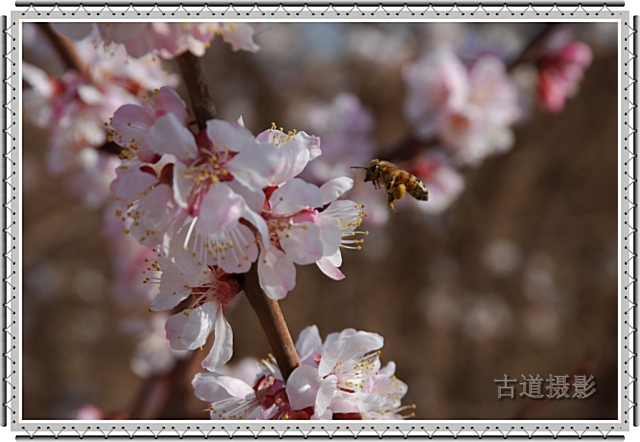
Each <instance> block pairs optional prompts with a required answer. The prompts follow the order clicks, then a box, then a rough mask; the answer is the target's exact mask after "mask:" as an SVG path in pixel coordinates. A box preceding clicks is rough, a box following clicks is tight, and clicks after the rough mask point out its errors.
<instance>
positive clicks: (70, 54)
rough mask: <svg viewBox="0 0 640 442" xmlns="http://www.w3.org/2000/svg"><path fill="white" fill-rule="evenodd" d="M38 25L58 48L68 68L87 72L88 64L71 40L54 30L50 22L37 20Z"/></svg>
mask: <svg viewBox="0 0 640 442" xmlns="http://www.w3.org/2000/svg"><path fill="white" fill-rule="evenodd" d="M36 25H37V26H38V29H40V30H41V31H42V33H43V34H45V35H46V36H47V38H48V39H49V41H50V42H51V44H52V45H53V47H54V48H55V49H56V51H57V53H58V55H59V56H60V59H61V60H62V63H63V64H64V67H65V68H66V69H73V70H76V71H78V72H80V73H82V74H84V73H85V72H86V69H87V65H86V64H85V62H84V61H82V59H81V58H80V56H79V55H78V51H76V48H75V46H74V45H73V42H72V41H71V40H69V39H68V38H67V37H65V36H64V35H62V34H59V33H58V32H56V31H54V30H53V28H52V27H51V26H50V25H49V23H43V22H37V23H36Z"/></svg>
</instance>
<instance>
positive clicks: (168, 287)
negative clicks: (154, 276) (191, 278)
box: [151, 265, 191, 311]
mask: <svg viewBox="0 0 640 442" xmlns="http://www.w3.org/2000/svg"><path fill="white" fill-rule="evenodd" d="M190 294H191V290H190V289H189V288H185V280H184V277H183V276H182V272H180V270H178V268H177V267H176V266H175V265H171V266H168V267H167V268H165V269H163V271H162V277H161V278H160V293H158V294H157V295H156V297H155V298H154V299H153V302H152V303H151V310H154V311H160V310H169V309H171V308H173V307H175V306H176V305H178V304H180V302H182V301H184V300H185V299H187V298H188V297H189V295H190Z"/></svg>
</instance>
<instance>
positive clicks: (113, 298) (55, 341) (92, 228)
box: [21, 23, 619, 419]
mask: <svg viewBox="0 0 640 442" xmlns="http://www.w3.org/2000/svg"><path fill="white" fill-rule="evenodd" d="M544 26H545V24H543V23H536V24H522V23H520V24H509V23H499V24H498V23H473V24H472V23H468V24H444V23H437V24H433V23H280V24H277V25H276V26H275V27H273V28H271V29H270V30H268V31H266V32H264V33H262V34H260V35H258V36H257V37H256V39H255V41H256V42H257V43H258V44H259V45H260V46H261V50H260V51H259V52H257V53H255V54H254V53H248V52H233V51H232V50H231V49H230V47H229V46H228V45H225V44H224V43H222V42H221V41H220V40H219V39H217V40H214V41H213V42H212V45H211V48H210V49H209V50H208V52H207V54H206V56H205V63H206V69H207V73H208V75H209V76H210V78H209V84H210V85H211V92H212V95H213V98H214V101H215V104H216V106H217V108H218V112H219V117H220V118H224V119H228V120H233V121H235V120H237V119H238V117H240V116H242V117H243V119H244V122H245V125H246V126H247V127H248V128H249V129H250V130H251V131H252V132H253V133H254V134H257V133H259V132H261V131H262V130H265V129H267V128H269V127H270V125H271V122H272V121H275V122H276V123H277V124H278V126H284V127H285V129H293V128H296V129H298V130H305V131H307V132H308V133H312V134H315V135H319V136H320V137H321V138H323V136H325V134H324V133H323V131H324V132H325V133H326V136H327V137H328V138H331V137H333V136H334V135H335V133H334V132H335V131H334V132H332V130H333V129H335V124H334V127H332V126H331V124H328V123H327V118H325V119H323V118H321V117H318V116H317V115H318V112H320V115H322V112H321V111H318V109H321V110H322V109H325V110H326V109H327V107H328V106H330V105H331V104H332V103H333V100H334V98H335V97H336V96H338V95H339V94H341V93H349V94H352V95H350V96H354V97H356V98H357V99H358V100H359V103H360V104H359V105H358V106H360V107H361V111H362V113H363V114H364V115H366V118H365V119H366V121H367V123H366V124H364V126H365V127H364V129H362V131H361V132H366V141H364V142H363V143H364V144H367V143H369V144H370V146H369V144H367V147H366V148H362V149H363V150H362V151H361V152H371V154H370V155H371V157H372V158H373V157H379V158H387V157H386V156H385V154H390V153H392V152H395V149H397V147H398V146H399V145H401V144H402V141H403V140H405V139H406V138H407V137H408V136H410V133H411V130H412V129H411V126H410V124H409V123H408V122H407V121H406V119H405V117H404V114H403V103H404V100H405V98H406V95H407V85H406V82H405V80H404V79H403V66H406V65H407V64H408V63H411V62H412V61H413V60H416V59H417V58H418V57H419V56H420V54H421V53H423V52H424V51H428V50H430V49H432V48H434V47H436V46H438V47H447V48H449V49H450V50H453V51H455V52H456V53H457V54H458V55H459V56H460V58H461V59H462V60H472V59H473V58H474V57H477V56H478V55H479V54H482V53H487V52H490V53H492V54H499V55H500V56H501V57H503V58H504V59H505V60H514V59H517V57H518V54H519V53H522V52H523V51H524V50H525V49H526V48H527V47H528V45H529V43H530V42H531V41H533V40H534V39H535V38H536V36H538V35H539V34H540V33H541V32H542V30H543V28H544ZM30 32H31V33H32V34H33V39H34V41H40V42H42V39H39V37H38V34H37V30H35V29H31V30H30V29H29V28H28V25H26V24H25V34H26V37H25V47H24V52H23V53H24V57H25V61H27V62H30V63H33V64H34V65H36V66H39V67H40V68H42V69H45V70H46V71H48V72H50V73H53V74H59V73H60V68H59V64H57V60H56V59H55V56H54V55H52V53H53V51H52V50H51V48H47V46H46V44H45V43H42V44H38V45H35V44H33V45H32V44H30V43H29V38H28V37H29V35H30V34H29V33H30ZM571 32H572V33H573V34H572V35H573V36H574V38H576V39H578V40H580V41H583V42H586V43H587V44H588V45H589V46H590V48H591V49H592V51H593V62H592V64H591V65H590V67H588V68H587V69H586V71H585V76H584V79H583V81H582V83H581V85H580V88H579V91H578V93H577V95H576V96H575V97H573V98H571V99H569V100H568V101H567V103H566V107H565V108H564V110H563V111H562V112H560V113H547V112H544V111H542V110H539V109H537V108H536V107H535V106H534V105H531V103H527V102H526V101H527V100H526V98H525V99H522V100H521V101H522V106H523V109H524V117H523V118H522V119H521V120H520V121H519V122H518V123H517V124H516V125H515V126H514V143H513V147H512V149H511V150H509V151H507V152H505V153H502V154H499V155H494V156H491V157H488V158H486V159H485V160H484V162H483V163H482V164H481V165H478V166H476V167H472V166H462V167H460V168H459V169H458V172H459V174H460V176H461V182H462V183H463V185H461V186H460V190H459V192H456V195H455V197H452V198H451V201H450V204H449V205H448V206H446V207H445V208H443V209H442V210H440V211H438V212H433V213H432V212H427V211H424V210H420V209H419V208H416V205H415V204H414V203H413V202H412V201H411V200H410V197H406V198H405V199H404V200H402V201H400V202H398V203H397V204H396V207H397V208H398V212H396V213H390V212H389V211H388V209H387V208H386V195H385V193H384V191H382V190H378V191H376V190H374V188H373V186H371V185H370V184H369V183H367V184H368V185H367V186H366V187H365V186H363V187H362V188H360V189H358V192H359V195H364V196H363V198H366V199H367V201H363V202H365V205H366V206H369V201H373V202H372V203H371V204H372V205H371V212H369V211H368V207H365V209H364V210H365V212H367V214H368V218H366V219H365V220H364V222H363V224H362V228H363V229H365V230H368V231H369V235H368V236H367V237H366V240H365V243H364V244H363V247H362V250H360V251H351V250H346V251H344V253H343V257H344V264H343V266H342V268H341V270H342V271H343V273H344V274H345V275H346V279H345V280H343V281H339V282H337V281H333V280H330V279H329V278H327V277H326V276H324V275H323V274H322V273H321V272H320V271H319V270H318V268H317V267H316V266H306V267H300V266H298V267H297V270H298V276H297V283H296V287H295V289H294V290H293V291H292V292H290V293H289V295H288V296H287V298H286V299H284V300H283V301H281V303H280V304H281V306H282V309H283V312H284V315H285V318H286V320H287V322H288V325H289V328H290V330H291V334H292V336H293V337H294V340H295V339H296V338H297V335H298V333H299V332H300V330H302V329H303V328H304V327H306V326H308V325H311V324H316V325H317V326H318V328H319V329H320V333H321V335H322V336H323V337H324V336H326V335H327V334H328V333H331V332H335V331H340V330H343V329H345V328H348V327H353V328H355V329H358V330H365V331H370V332H376V333H379V334H380V335H382V336H383V337H384V338H385V346H384V348H383V349H382V355H381V359H382V361H383V363H386V362H388V361H395V363H396V364H397V371H396V375H397V376H398V378H399V379H401V380H403V381H404V382H406V383H407V384H408V386H409V391H408V394H407V395H406V396H405V398H404V400H403V403H404V404H415V405H416V410H415V413H416V418H419V419H512V418H515V417H520V418H525V419H616V418H617V406H618V394H619V391H618V371H619V367H618V362H617V348H618V342H617V331H618V319H619V318H618V314H617V296H618V293H617V278H618V268H617V262H618V244H617V226H618V213H617V207H618V196H617V192H618V189H617V186H618V181H617V155H618V150H617V149H618V144H617V130H618V126H617V125H618V116H617V104H618V94H617V82H618V79H619V74H618V68H619V66H618V61H617V60H618V59H617V57H618V55H617V40H616V39H617V29H616V25H615V24H614V23H605V24H576V25H573V26H572V29H571ZM165 68H166V69H167V70H169V71H173V72H177V68H176V66H175V63H174V62H172V61H168V62H165ZM531 69H532V68H531V66H527V65H526V63H524V64H523V65H522V66H521V68H516V69H514V70H510V74H511V75H512V76H513V78H514V82H515V83H516V84H518V85H519V86H518V87H519V92H520V93H522V95H521V96H522V97H526V96H527V95H526V89H527V86H526V85H527V84H529V85H530V84H531V80H530V79H531V75H535V66H534V67H533V70H534V73H533V74H532V71H531ZM520 85H523V86H522V87H520ZM181 87H182V86H181ZM529 87H530V86H529ZM178 90H179V91H180V92H181V95H182V96H183V98H184V99H185V101H187V103H189V101H188V98H187V96H186V94H185V93H184V89H180V88H179V89H178ZM362 109H364V110H362ZM314 115H315V117H314ZM363 136H364V135H363ZM23 137H24V139H23V151H22V155H23V163H22V182H23V184H22V187H23V198H24V199H23V208H24V212H23V213H24V217H23V269H24V271H23V276H24V279H23V296H24V297H23V321H22V333H23V344H24V348H23V363H22V367H21V369H22V376H23V378H22V379H23V383H22V384H23V389H24V391H23V401H22V407H23V417H24V418H25V419H64V418H70V417H80V415H79V410H80V411H82V410H84V411H87V405H88V404H92V405H94V406H95V407H97V408H98V409H99V410H101V412H102V413H104V415H103V416H107V417H109V416H111V417H113V416H125V417H126V416H128V415H129V413H130V412H131V409H132V407H134V406H135V405H134V404H135V402H136V400H137V399H138V398H139V397H140V395H141V392H142V391H144V389H145V388H149V385H150V384H149V379H150V378H154V379H158V376H159V377H160V378H162V379H164V380H166V379H174V380H175V379H176V378H175V377H171V376H175V373H174V374H173V375H171V374H166V373H171V370H174V369H173V368H172V367H174V365H173V364H175V361H174V360H173V359H171V358H170V357H169V356H166V354H165V356H166V358H168V359H170V360H167V361H165V362H166V363H164V362H163V364H164V365H163V367H164V370H165V373H163V372H162V370H159V371H158V372H154V371H153V370H151V369H149V368H148V367H147V366H146V365H145V361H147V359H148V358H147V359H145V357H146V356H145V355H144V353H145V352H144V350H142V349H141V347H140V343H141V342H142V341H143V340H144V339H148V338H149V339H148V340H147V344H146V345H149V346H153V345H155V346H160V347H161V346H162V345H163V342H162V340H160V341H157V340H156V341H152V340H151V338H150V337H152V336H158V335H159V336H161V335H162V327H163V325H162V321H160V322H159V324H160V325H159V326H158V324H156V323H157V322H158V321H157V320H154V319H153V318H152V317H153V316H154V315H159V314H158V313H150V312H147V310H146V309H147V308H148V305H147V306H145V305H144V303H140V302H139V301H136V302H132V301H131V300H130V299H127V296H128V295H127V292H126V289H122V287H121V286H120V287H119V288H118V284H121V279H122V278H123V277H124V278H128V279H129V280H131V281H133V284H135V283H137V282H138V278H139V281H141V280H142V278H143V276H142V274H141V273H138V272H134V271H133V270H132V268H133V267H131V264H130V263H128V262H127V261H126V259H125V260H124V261H123V260H122V259H121V260H120V261H118V260H117V259H116V258H114V253H115V252H114V247H113V245H112V244H111V241H112V240H111V239H110V238H111V237H110V236H109V235H107V234H105V233H104V231H105V227H104V219H105V216H107V215H108V212H109V210H110V209H108V208H105V207H108V205H106V206H105V205H104V204H103V205H98V206H95V205H94V207H90V206H88V205H86V204H84V203H83V202H82V200H81V198H79V197H77V196H75V195H74V194H73V192H70V191H69V188H70V184H69V177H68V176H65V175H64V174H62V175H57V176H54V175H52V174H51V173H50V172H49V171H48V170H47V168H46V166H45V163H46V155H47V148H46V142H47V137H48V135H47V132H46V131H44V130H42V129H38V128H35V127H34V126H33V125H31V123H29V122H28V121H26V119H25V123H24V127H23ZM324 140H325V138H323V142H324ZM359 142H360V141H359ZM354 144H355V142H354ZM348 148H349V146H346V147H344V149H348ZM353 149H356V148H355V147H353ZM367 149H370V150H369V151H367ZM354 155H355V157H356V158H358V155H357V152H355V154H354V152H348V150H344V151H339V152H338V153H337V154H335V157H334V159H333V161H335V162H336V164H338V163H340V164H341V165H342V166H353V165H364V164H366V161H367V158H366V156H365V158H364V159H363V161H365V163H359V164H356V163H353V164H352V163H351V161H353V158H354ZM366 155H369V153H367V154H366ZM362 156H363V155H361V157H362ZM320 159H322V157H320V158H319V160H320ZM343 159H344V161H343ZM358 159H360V158H358ZM347 162H348V163H347ZM343 163H346V164H343ZM348 173H349V174H350V176H351V177H353V178H354V180H356V181H361V180H362V179H363V178H364V172H363V171H361V170H352V171H351V170H350V171H349V172H348ZM309 176H311V175H309ZM309 179H311V178H309ZM71 187H73V186H71ZM351 198H352V199H354V200H355V201H359V200H358V199H357V196H355V195H353V196H351ZM420 204H429V202H426V203H420ZM121 235H124V234H121ZM129 258H131V256H129ZM114 262H115V264H114ZM123 290H124V292H125V293H124V294H123V293H122V292H123ZM227 318H228V320H229V322H230V324H231V326H232V328H233V332H234V339H235V341H234V359H233V360H232V362H233V361H240V360H241V359H242V358H243V357H249V356H250V357H254V358H262V357H265V356H266V355H267V354H268V353H269V348H268V344H267V342H266V339H265V337H264V335H263V333H262V330H261V329H260V326H259V324H258V321H257V318H256V316H255V314H254V312H253V311H252V310H251V308H250V307H249V304H248V302H247V301H246V299H244V298H243V297H239V300H238V303H237V306H236V308H234V309H232V310H230V312H229V313H228V315H227ZM154 327H155V328H154ZM157 329H159V330H160V332H159V334H158V333H156V334H155V335H153V330H156V331H157ZM210 338H211V337H210ZM198 353H199V355H197V356H196V359H195V360H193V361H192V362H191V363H190V364H187V365H184V364H183V365H180V364H179V365H178V366H179V367H180V370H182V371H181V372H180V376H181V378H180V379H181V381H180V382H182V384H183V385H184V398H183V400H184V404H185V407H186V409H187V410H188V414H189V417H190V418H194V419H195V418H197V419H208V414H207V413H205V412H203V411H202V410H203V409H204V408H205V407H206V405H205V404H203V403H202V402H200V401H199V400H198V399H197V398H196V397H195V396H194V395H193V394H192V390H191V387H190V385H189V382H190V380H191V379H192V378H193V375H194V374H195V373H197V372H199V371H202V369H201V368H199V364H198V363H197V362H198V361H197V358H200V359H202V358H203V357H204V356H205V355H206V354H207V350H206V349H205V351H202V352H198ZM154 357H155V356H154ZM136 358H138V359H136ZM147 362H148V361H147ZM147 365H149V364H147ZM160 365H162V364H160ZM174 371H175V370H174ZM575 373H580V374H586V375H587V377H588V376H589V375H593V376H594V381H595V388H596V390H597V393H596V394H595V395H593V396H592V397H590V398H588V399H585V400H578V399H563V400H551V401H547V402H543V401H535V400H532V399H527V398H521V397H519V396H516V399H513V400H512V399H501V400H499V399H498V397H497V393H498V388H497V387H498V384H496V382H494V379H502V378H503V377H504V375H505V374H506V375H508V377H509V378H512V379H517V380H518V382H523V380H522V375H525V376H527V377H529V375H533V376H535V375H536V374H540V375H541V376H542V377H543V378H544V379H547V378H548V377H549V375H565V374H567V375H568V374H575ZM520 391H522V387H521V386H520V385H516V395H517V393H519V392H520ZM147 394H150V395H151V396H152V397H156V398H157V401H158V403H160V402H162V400H163V399H162V398H163V397H165V398H166V397H167V394H168V393H167V392H166V391H165V392H164V393H163V391H162V388H158V389H156V390H154V391H153V392H151V393H149V392H147ZM163 395H164V396H163ZM152 402H153V401H152ZM148 413H151V414H149V416H152V415H154V414H153V413H152V411H148Z"/></svg>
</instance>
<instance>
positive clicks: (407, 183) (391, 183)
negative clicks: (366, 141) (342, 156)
mask: <svg viewBox="0 0 640 442" xmlns="http://www.w3.org/2000/svg"><path fill="white" fill-rule="evenodd" d="M351 168H352V169H365V170H366V171H367V175H366V176H365V178H364V182H365V183H366V182H367V181H372V182H373V187H374V188H376V189H379V188H381V187H382V185H383V184H384V185H385V186H386V188H387V196H388V197H389V208H390V209H391V210H393V211H394V212H395V211H396V208H395V207H394V203H395V202H396V201H397V200H399V199H402V197H403V196H404V195H405V193H408V194H409V195H411V196H412V197H414V198H415V199H417V200H420V201H428V200H429V191H428V190H427V188H426V187H425V186H424V183H423V182H422V181H420V179H419V178H418V177H416V176H415V175H413V174H412V173H409V172H407V171H406V170H403V169H401V168H400V167H398V166H396V165H395V164H393V163H390V162H389V161H381V160H377V159H376V160H371V161H370V162H369V164H367V165H366V166H353V167H351Z"/></svg>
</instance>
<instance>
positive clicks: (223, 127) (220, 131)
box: [207, 119, 256, 152]
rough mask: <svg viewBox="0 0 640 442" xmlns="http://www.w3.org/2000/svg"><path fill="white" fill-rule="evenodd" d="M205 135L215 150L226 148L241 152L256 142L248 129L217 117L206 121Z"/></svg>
mask: <svg viewBox="0 0 640 442" xmlns="http://www.w3.org/2000/svg"><path fill="white" fill-rule="evenodd" d="M207 136H208V137H209V140H211V142H212V143H213V144H214V148H215V149H216V150H217V149H225V148H227V149H229V150H231V151H233V152H242V151H243V150H245V149H250V148H253V147H255V144H256V142H255V138H254V137H253V135H252V134H251V132H249V130H248V129H246V128H245V127H243V126H240V125H239V124H234V123H230V122H228V121H224V120H219V119H214V120H209V121H207Z"/></svg>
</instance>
